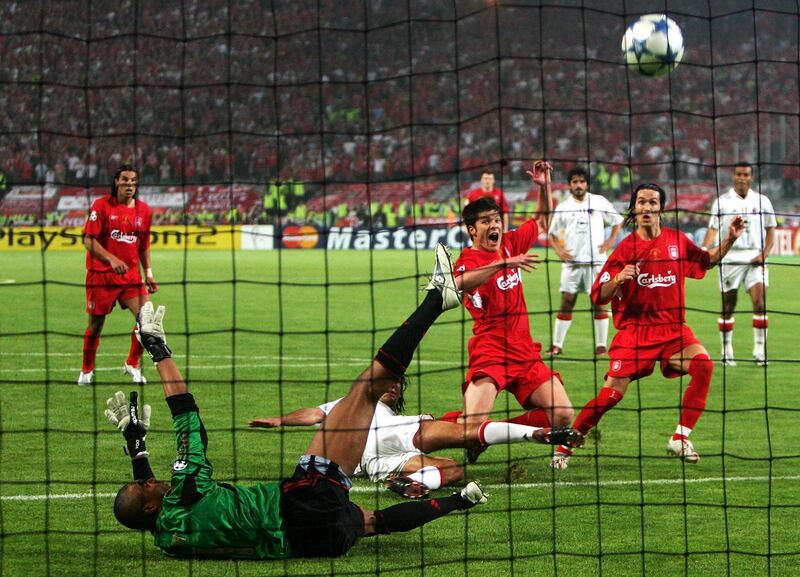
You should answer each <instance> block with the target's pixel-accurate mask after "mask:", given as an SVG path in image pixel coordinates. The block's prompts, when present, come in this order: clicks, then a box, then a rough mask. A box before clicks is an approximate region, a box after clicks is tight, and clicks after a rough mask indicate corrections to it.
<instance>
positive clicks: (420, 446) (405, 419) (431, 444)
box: [249, 382, 582, 498]
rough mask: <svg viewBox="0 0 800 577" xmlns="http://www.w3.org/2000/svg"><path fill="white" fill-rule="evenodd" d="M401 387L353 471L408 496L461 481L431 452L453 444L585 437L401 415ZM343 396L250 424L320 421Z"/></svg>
mask: <svg viewBox="0 0 800 577" xmlns="http://www.w3.org/2000/svg"><path fill="white" fill-rule="evenodd" d="M403 389H404V386H403V385H402V384H401V383H399V382H398V383H395V384H394V385H393V386H392V388H391V389H390V390H389V391H388V392H387V393H385V394H384V395H383V396H382V397H381V399H380V402H378V404H377V405H376V407H375V415H374V416H373V418H372V425H371V426H370V431H369V436H368V437H367V444H366V447H365V448H364V453H363V455H362V457H361V461H360V462H359V465H358V467H357V468H356V470H355V475H359V476H362V477H368V478H369V479H370V480H372V481H376V482H377V481H388V482H387V488H389V489H391V490H393V491H395V492H397V493H399V494H401V495H403V496H404V497H410V498H417V497H424V496H426V495H428V494H429V493H430V491H431V490H434V489H438V488H439V487H441V486H444V485H448V484H450V483H454V482H456V481H460V480H461V479H463V478H464V469H463V468H462V467H461V465H459V464H458V463H456V462H455V461H454V460H453V459H450V458H449V457H432V456H430V455H427V454H426V453H427V452H430V451H438V450H441V449H450V448H469V447H479V446H483V445H493V444H497V443H520V442H528V441H537V442H540V443H548V444H557V442H558V439H566V440H567V443H569V444H573V445H575V444H580V443H581V442H582V438H581V437H580V436H579V435H576V434H574V431H573V430H572V429H570V428H559V429H550V428H539V427H529V426H527V425H519V424H516V423H507V422H504V421H484V422H483V423H481V424H480V426H476V427H465V426H464V425H463V424H457V423H455V422H446V421H437V420H434V419H433V417H432V416H431V415H402V414H398V413H401V412H402V409H403V404H404V402H403ZM339 401H341V399H337V400H335V401H331V402H329V403H325V404H323V405H320V406H318V407H307V408H303V409H297V410H296V411H293V412H291V413H289V414H287V415H284V416H282V417H267V418H264V419H253V420H251V421H250V423H249V424H250V426H251V427H258V428H273V427H279V426H301V425H318V424H320V423H322V421H323V420H325V417H326V416H327V415H328V414H329V413H330V412H331V410H333V407H335V406H336V405H337V403H339Z"/></svg>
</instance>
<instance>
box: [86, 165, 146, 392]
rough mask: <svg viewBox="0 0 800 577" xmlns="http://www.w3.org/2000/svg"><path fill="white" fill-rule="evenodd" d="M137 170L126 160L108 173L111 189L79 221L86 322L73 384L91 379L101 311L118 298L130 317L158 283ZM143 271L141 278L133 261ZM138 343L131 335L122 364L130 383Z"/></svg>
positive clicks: (136, 374)
mask: <svg viewBox="0 0 800 577" xmlns="http://www.w3.org/2000/svg"><path fill="white" fill-rule="evenodd" d="M138 181H139V175H138V172H137V171H136V169H135V168H134V167H133V166H131V165H127V164H126V165H122V166H120V167H119V169H117V172H116V174H115V175H114V184H113V186H112V189H111V194H109V195H108V196H103V197H101V198H98V199H97V200H96V201H95V202H94V204H92V210H91V212H90V213H89V218H88V219H87V220H86V226H84V229H83V233H84V246H85V247H86V312H87V313H89V326H88V327H87V328H86V332H84V335H83V366H82V367H81V374H80V375H79V376H78V384H79V385H89V384H91V383H92V382H93V381H94V360H95V356H96V355H97V347H98V346H99V344H100V333H101V332H102V331H103V325H104V324H105V320H106V315H107V314H109V313H110V312H111V311H112V310H113V309H114V305H115V304H116V303H117V302H119V303H120V306H121V307H122V308H124V309H128V310H129V311H131V313H132V314H133V316H134V318H136V315H138V314H139V309H140V308H141V306H142V305H143V304H144V303H145V302H147V301H148V300H149V299H148V296H147V293H148V292H151V293H154V292H156V291H157V290H158V285H157V284H156V281H155V279H154V278H153V271H152V269H151V267H150V221H151V212H150V207H149V206H147V204H145V203H144V202H142V201H141V200H139V199H137V198H136V197H137V192H138ZM140 263H141V266H142V267H143V268H144V271H145V283H146V285H147V286H146V287H145V285H144V284H142V276H141V274H140V272H139V264H140ZM141 357H142V346H141V345H140V344H139V342H138V341H137V340H136V336H135V335H133V334H131V348H130V352H129V353H128V360H127V361H126V362H125V364H124V365H123V366H122V370H123V372H124V373H128V374H129V375H131V377H132V378H133V382H134V383H142V384H144V383H145V382H147V381H146V379H145V378H144V376H143V375H142V371H141V369H140V367H139V361H140V359H141Z"/></svg>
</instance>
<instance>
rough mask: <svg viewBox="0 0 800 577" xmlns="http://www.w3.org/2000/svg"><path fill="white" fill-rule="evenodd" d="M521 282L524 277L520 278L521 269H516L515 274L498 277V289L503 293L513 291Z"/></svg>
mask: <svg viewBox="0 0 800 577" xmlns="http://www.w3.org/2000/svg"><path fill="white" fill-rule="evenodd" d="M521 282H522V277H520V276H519V269H516V270H515V271H514V272H512V273H509V274H507V275H501V276H498V277H497V288H499V289H500V290H501V291H507V290H511V289H513V288H514V287H515V286H517V285H518V284H519V283H521Z"/></svg>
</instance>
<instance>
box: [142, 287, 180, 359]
mask: <svg viewBox="0 0 800 577" xmlns="http://www.w3.org/2000/svg"><path fill="white" fill-rule="evenodd" d="M165 310H166V309H164V305H161V306H160V307H158V310H156V311H155V312H153V303H151V302H150V301H147V302H146V303H144V306H142V308H141V310H140V311H139V317H138V318H137V321H136V329H135V331H134V332H135V333H136V338H137V339H138V341H139V342H140V343H141V345H142V346H143V347H144V349H145V350H146V351H147V354H149V355H150V358H151V359H153V362H154V363H156V364H158V363H159V362H160V361H163V360H164V359H169V358H172V351H171V350H170V349H169V347H168V346H167V335H166V334H164V324H163V320H164V312H165Z"/></svg>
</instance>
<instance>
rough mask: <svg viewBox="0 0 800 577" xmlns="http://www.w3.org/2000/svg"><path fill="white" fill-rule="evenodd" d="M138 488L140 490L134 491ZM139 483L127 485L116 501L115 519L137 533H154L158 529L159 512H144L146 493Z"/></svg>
mask: <svg viewBox="0 0 800 577" xmlns="http://www.w3.org/2000/svg"><path fill="white" fill-rule="evenodd" d="M134 487H138V488H139V490H136V491H134V490H132V489H133V488H134ZM141 489H142V484H141V483H140V482H138V481H134V482H132V483H126V484H125V485H123V486H122V487H121V488H120V490H119V491H117V496H116V498H115V499H114V517H116V518H117V521H119V522H120V523H121V524H122V525H124V526H125V527H127V528H128V529H134V530H136V531H145V530H147V531H153V530H154V529H155V528H156V517H157V516H158V512H157V511H155V512H153V513H146V512H145V511H144V491H142V490H141Z"/></svg>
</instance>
